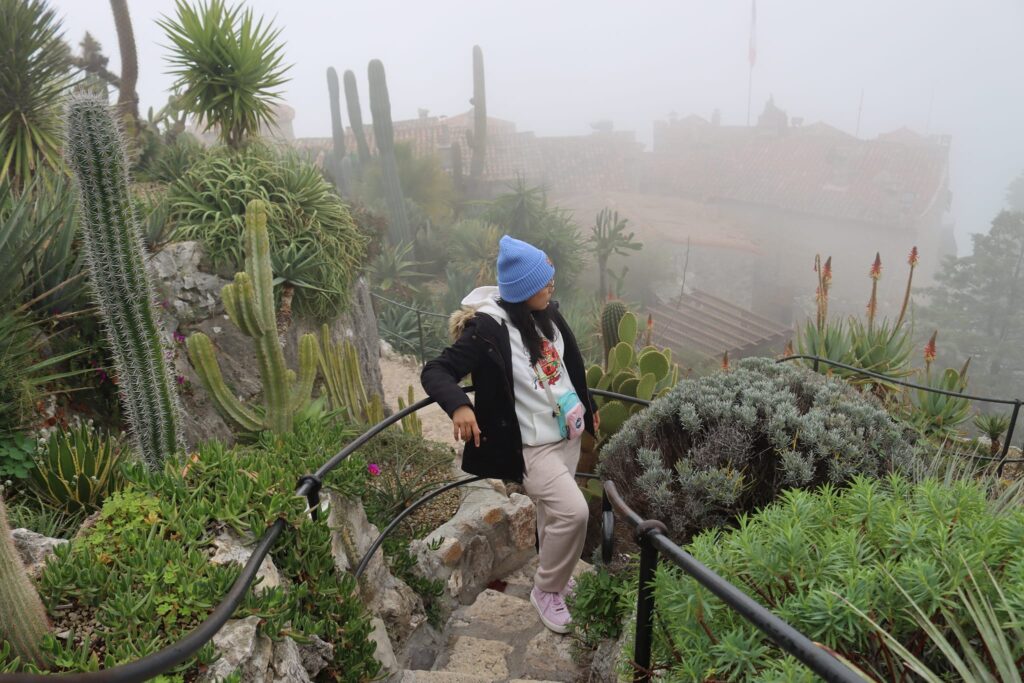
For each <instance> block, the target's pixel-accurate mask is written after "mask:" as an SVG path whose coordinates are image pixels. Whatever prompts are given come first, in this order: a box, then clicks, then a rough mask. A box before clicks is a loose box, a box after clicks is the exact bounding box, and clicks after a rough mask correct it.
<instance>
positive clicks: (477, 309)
mask: <svg viewBox="0 0 1024 683" xmlns="http://www.w3.org/2000/svg"><path fill="white" fill-rule="evenodd" d="M460 303H461V305H462V307H461V308H460V309H459V310H457V311H455V312H454V313H452V314H451V315H450V316H448V334H449V335H450V337H451V339H452V341H455V340H456V339H458V338H459V337H460V336H461V335H462V331H463V330H464V329H466V323H468V322H469V321H470V320H472V319H473V316H475V315H476V314H477V313H487V314H488V315H490V316H491V317H492V318H494V319H495V321H497V322H498V323H501V322H502V321H508V320H509V317H508V313H507V312H506V311H505V309H503V308H502V307H501V306H499V305H498V288H497V287H495V286H493V285H492V286H488V287H477V288H476V289H474V290H473V291H472V292H470V293H469V294H467V295H466V296H465V298H464V299H463V300H462V301H461V302H460Z"/></svg>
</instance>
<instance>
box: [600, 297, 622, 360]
mask: <svg viewBox="0 0 1024 683" xmlns="http://www.w3.org/2000/svg"><path fill="white" fill-rule="evenodd" d="M626 310H627V309H626V304H624V303H622V302H621V301H609V302H607V303H606V304H605V305H604V307H603V308H602V309H601V341H602V342H603V343H604V357H605V358H608V353H609V352H610V351H611V350H612V349H613V348H615V345H616V344H618V343H619V321H620V320H622V316H624V315H626Z"/></svg>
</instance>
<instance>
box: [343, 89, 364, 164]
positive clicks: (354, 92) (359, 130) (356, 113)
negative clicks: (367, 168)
mask: <svg viewBox="0 0 1024 683" xmlns="http://www.w3.org/2000/svg"><path fill="white" fill-rule="evenodd" d="M342 79H343V80H344V82H345V104H346V106H347V107H348V120H349V121H350V122H351V124H352V135H354V136H355V138H356V149H357V150H358V151H359V163H360V164H363V165H366V164H367V163H368V162H369V161H370V145H368V144H367V143H366V133H365V132H363V109H362V105H360V104H359V89H358V88H357V87H356V75H355V74H354V73H352V71H346V72H345V75H344V76H342Z"/></svg>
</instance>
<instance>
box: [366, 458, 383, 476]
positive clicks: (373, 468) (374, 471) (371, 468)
mask: <svg viewBox="0 0 1024 683" xmlns="http://www.w3.org/2000/svg"><path fill="white" fill-rule="evenodd" d="M366 470H367V471H368V472H369V473H370V474H371V475H372V476H374V477H377V476H380V466H379V465H377V464H376V463H372V462H371V463H370V464H369V465H367V466H366Z"/></svg>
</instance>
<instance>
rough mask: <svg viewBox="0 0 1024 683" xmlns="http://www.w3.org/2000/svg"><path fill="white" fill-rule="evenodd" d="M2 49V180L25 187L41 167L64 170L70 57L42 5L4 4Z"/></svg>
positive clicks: (23, 0) (26, 0) (30, 0)
mask: <svg viewBox="0 0 1024 683" xmlns="http://www.w3.org/2000/svg"><path fill="white" fill-rule="evenodd" d="M0 45H3V46H4V47H3V59H0V176H2V177H8V178H11V179H12V181H13V183H14V184H15V186H18V187H20V186H22V185H24V184H25V183H27V182H28V180H29V178H30V177H31V176H32V174H33V173H34V172H35V170H36V169H37V168H39V167H41V166H52V167H62V166H63V163H62V160H61V156H60V146H61V145H60V111H59V110H60V104H61V99H62V97H63V95H64V91H65V90H66V89H67V88H68V86H69V85H70V84H71V72H70V70H69V68H70V52H69V50H68V48H67V46H66V45H65V44H64V41H63V39H62V34H61V27H60V19H58V18H57V14H56V12H55V11H54V10H53V9H51V8H50V7H49V6H48V5H47V3H46V2H43V0H0Z"/></svg>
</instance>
